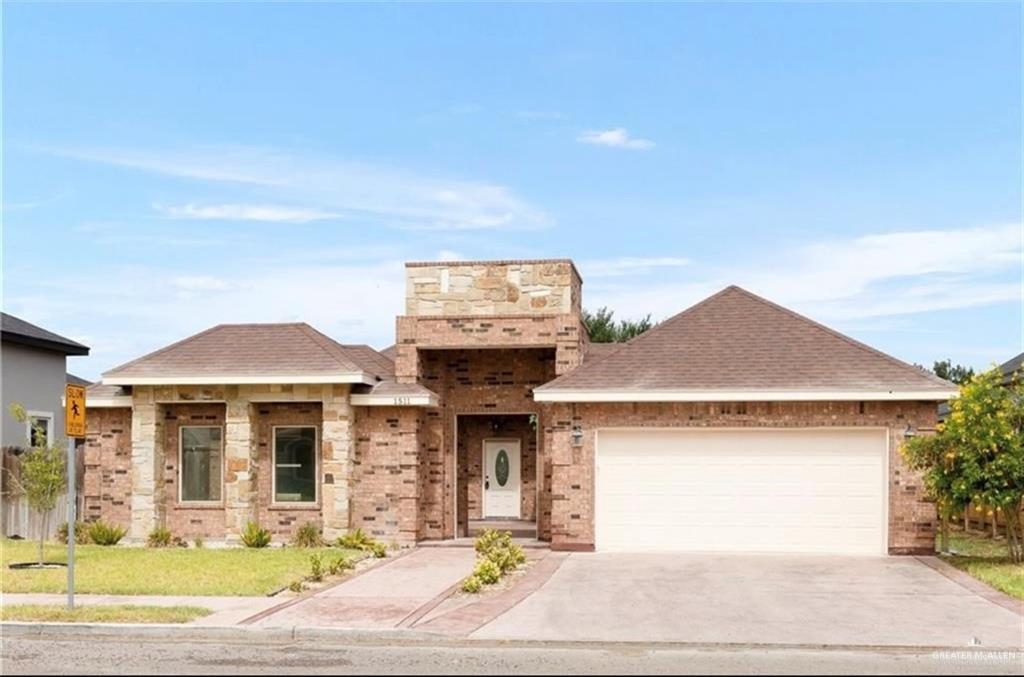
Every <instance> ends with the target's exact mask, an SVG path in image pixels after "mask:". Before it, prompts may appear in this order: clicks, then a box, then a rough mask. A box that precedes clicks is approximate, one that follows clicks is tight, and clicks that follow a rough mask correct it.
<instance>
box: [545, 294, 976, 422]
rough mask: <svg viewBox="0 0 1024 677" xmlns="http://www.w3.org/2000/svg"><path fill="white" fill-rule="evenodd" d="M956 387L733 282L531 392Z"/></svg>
mask: <svg viewBox="0 0 1024 677" xmlns="http://www.w3.org/2000/svg"><path fill="white" fill-rule="evenodd" d="M956 391H957V389H956V386H954V385H953V384H951V383H949V382H947V381H944V380H942V379H940V378H938V377H936V376H934V375H932V374H929V373H927V372H925V371H924V370H923V369H920V368H918V367H914V366H911V365H909V364H907V363H905V362H901V361H899V360H897V359H896V358H894V357H890V356H889V355H886V354H884V353H882V352H879V351H877V350H875V349H874V348H870V347H868V346H866V345H864V344H863V343H860V342H858V341H855V340H854V339H852V338H849V337H847V336H844V335H842V334H840V333H838V332H836V331H834V330H832V329H829V328H828V327H825V326H823V325H821V324H818V323H817V322H814V321H812V320H810V319H808V318H806V317H803V316H802V315H798V314H797V313H795V312H793V311H791V310H788V309H786V308H783V307H782V306H779V305H776V304H774V303H772V302H770V301H767V300H765V299H763V298H761V297H760V296H756V295H754V294H752V293H750V292H748V291H746V290H744V289H741V288H739V287H736V286H731V287H727V288H725V289H723V290H722V291H720V292H718V293H717V294H715V295H713V296H711V297H709V298H707V299H705V300H703V301H701V302H700V303H698V304H696V305H694V306H692V307H690V308H688V309H687V310H684V311H683V312H681V313H679V314H678V315H675V316H674V317H672V318H669V319H668V320H665V321H664V322H662V323H661V324H659V325H657V326H655V327H654V328H653V329H651V330H649V331H647V332H645V333H643V334H641V335H640V336H638V337H636V338H634V339H632V340H631V341H629V342H627V343H625V344H623V345H622V347H621V348H619V349H618V350H615V351H613V352H610V354H607V355H605V356H604V357H603V358H602V359H599V360H592V361H588V360H586V359H584V361H583V365H582V366H580V367H578V368H577V369H575V370H574V371H571V372H569V373H568V374H564V375H562V376H560V377H559V378H556V379H555V380H553V381H551V382H549V383H547V384H545V385H543V386H541V387H539V388H537V389H535V390H534V396H535V398H536V399H537V400H540V401H566V402H572V401H577V402H579V401H684V400H685V401H725V400H732V401H742V400H812V399H848V400H870V399H915V400H916V399H920V400H945V399H948V398H949V397H952V396H953V395H955V393H956Z"/></svg>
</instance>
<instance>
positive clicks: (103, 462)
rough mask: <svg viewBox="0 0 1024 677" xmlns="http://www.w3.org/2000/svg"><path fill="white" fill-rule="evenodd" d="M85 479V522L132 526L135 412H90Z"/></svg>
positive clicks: (109, 410)
mask: <svg viewBox="0 0 1024 677" xmlns="http://www.w3.org/2000/svg"><path fill="white" fill-rule="evenodd" d="M86 425H87V426H88V429H87V431H86V439H85V475H84V477H83V478H82V483H83V490H82V499H83V503H84V510H83V514H82V519H84V520H86V521H89V522H94V521H96V520H98V519H102V520H103V521H105V522H108V523H110V524H116V525H118V526H121V527H125V528H127V527H128V525H129V524H131V519H132V514H131V493H132V475H131V472H132V410H131V409H130V408H128V407H119V408H111V409H106V408H98V407H94V408H91V409H89V416H88V420H87V423H86Z"/></svg>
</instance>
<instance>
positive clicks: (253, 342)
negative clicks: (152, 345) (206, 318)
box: [103, 322, 394, 385]
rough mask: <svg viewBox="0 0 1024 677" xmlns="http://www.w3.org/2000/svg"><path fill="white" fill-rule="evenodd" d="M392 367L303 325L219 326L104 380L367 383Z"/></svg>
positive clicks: (387, 374) (361, 348) (124, 382)
mask: <svg viewBox="0 0 1024 677" xmlns="http://www.w3.org/2000/svg"><path fill="white" fill-rule="evenodd" d="M393 371H394V367H393V364H392V363H391V362H390V361H389V360H387V358H385V357H384V356H382V355H380V354H379V353H377V352H376V351H375V350H373V349H372V348H370V347H369V346H363V345H350V346H345V345H342V344H340V343H338V342H336V341H335V340H334V339H332V338H330V337H329V336H326V335H324V334H322V333H320V332H319V331H317V330H316V329H314V328H313V327H311V326H309V325H308V324H306V323H304V322H299V323H289V324H219V325H217V326H215V327H211V328H210V329H207V330H206V331H202V332H200V333H198V334H195V335H194V336H190V337H188V338H186V339H183V340H181V341H178V342H177V343H172V344H171V345H169V346H167V347H165V348H161V349H160V350H157V351H155V352H152V353H149V354H148V355H144V356H142V357H140V358H138V359H137V360H133V361H131V362H128V363H127V364H122V365H121V366H119V367H115V368H113V369H111V370H110V371H107V372H105V373H104V374H103V383H104V384H106V385H164V384H167V385H169V384H181V385H189V384H233V383H368V384H372V383H375V382H377V381H379V380H380V379H381V378H388V377H390V375H391V374H392V373H393Z"/></svg>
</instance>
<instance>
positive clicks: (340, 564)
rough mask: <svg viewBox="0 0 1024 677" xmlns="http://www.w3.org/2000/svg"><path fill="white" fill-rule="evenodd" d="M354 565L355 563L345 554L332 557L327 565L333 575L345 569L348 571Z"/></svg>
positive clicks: (328, 570) (328, 571)
mask: <svg viewBox="0 0 1024 677" xmlns="http://www.w3.org/2000/svg"><path fill="white" fill-rule="evenodd" d="M354 566H355V565H354V564H353V563H352V561H351V560H350V559H349V558H348V557H345V556H344V555H338V556H337V557H335V558H334V559H332V560H331V562H330V563H329V564H328V565H327V573H329V574H330V575H331V576H337V575H338V574H340V573H342V572H343V571H348V570H349V569H351V568H352V567H354Z"/></svg>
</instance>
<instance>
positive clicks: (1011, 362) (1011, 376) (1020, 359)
mask: <svg viewBox="0 0 1024 677" xmlns="http://www.w3.org/2000/svg"><path fill="white" fill-rule="evenodd" d="M1022 371H1024V353H1021V354H1020V355H1018V356H1017V357H1011V358H1010V359H1008V360H1007V361H1006V362H1003V363H1002V364H1001V365H999V372H1000V373H1001V374H1002V375H1003V385H1004V386H1009V385H1011V384H1013V383H1015V382H1017V381H1018V380H1019V379H1020V375H1021V372H1022Z"/></svg>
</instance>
